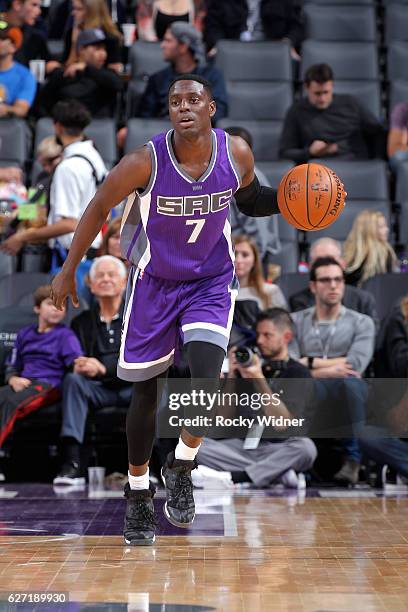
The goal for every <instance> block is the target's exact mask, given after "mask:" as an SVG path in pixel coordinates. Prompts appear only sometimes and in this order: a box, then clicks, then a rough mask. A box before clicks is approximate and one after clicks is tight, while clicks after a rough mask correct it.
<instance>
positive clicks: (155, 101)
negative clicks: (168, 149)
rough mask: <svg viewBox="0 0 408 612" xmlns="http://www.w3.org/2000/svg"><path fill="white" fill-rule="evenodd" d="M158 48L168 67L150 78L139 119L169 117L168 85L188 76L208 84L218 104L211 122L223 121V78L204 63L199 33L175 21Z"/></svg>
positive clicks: (224, 89) (224, 104) (224, 102)
mask: <svg viewBox="0 0 408 612" xmlns="http://www.w3.org/2000/svg"><path fill="white" fill-rule="evenodd" d="M161 48H162V51H163V59H164V60H165V61H166V62H169V64H170V65H169V66H168V67H167V68H164V69H163V70H160V71H159V72H156V73H155V74H152V75H151V76H150V77H149V80H148V83H147V87H146V91H145V93H144V95H143V97H142V100H141V104H140V113H139V114H140V116H141V117H166V116H168V99H167V97H168V96H167V91H168V88H169V85H170V83H171V82H172V81H173V79H175V78H176V77H177V76H179V75H180V74H183V73H190V74H198V75H200V76H202V77H204V78H205V79H207V80H208V81H209V82H210V83H211V86H212V89H213V94H214V100H215V102H216V104H217V112H216V113H215V117H214V120H215V121H217V120H218V119H222V118H223V117H225V116H226V114H227V111H228V104H227V92H226V88H225V82H224V77H223V75H222V73H221V71H220V70H218V68H215V67H214V66H212V65H210V64H208V63H207V62H206V60H205V54H204V48H203V44H202V40H201V34H200V32H198V30H196V29H195V28H194V26H192V25H191V24H189V23H185V22H184V21H176V22H174V23H172V24H171V26H170V27H169V28H168V29H167V30H166V34H165V36H164V39H163V41H162V43H161Z"/></svg>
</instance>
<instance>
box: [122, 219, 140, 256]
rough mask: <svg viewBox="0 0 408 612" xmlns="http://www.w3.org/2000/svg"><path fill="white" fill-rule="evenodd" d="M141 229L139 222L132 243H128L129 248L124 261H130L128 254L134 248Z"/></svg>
mask: <svg viewBox="0 0 408 612" xmlns="http://www.w3.org/2000/svg"><path fill="white" fill-rule="evenodd" d="M142 227H143V223H142V222H141V221H140V222H139V225H138V226H137V229H136V231H135V235H134V236H133V238H132V242H131V243H130V246H129V248H128V251H127V253H126V259H129V260H130V254H131V252H132V249H133V247H134V246H135V242H136V240H137V239H138V236H139V234H140V232H141V230H142Z"/></svg>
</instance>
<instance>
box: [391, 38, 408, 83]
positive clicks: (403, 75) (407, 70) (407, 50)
mask: <svg viewBox="0 0 408 612" xmlns="http://www.w3.org/2000/svg"><path fill="white" fill-rule="evenodd" d="M387 75H388V80H389V81H396V80H397V79H402V80H405V81H408V42H403V41H392V42H390V43H389V45H388V53H387Z"/></svg>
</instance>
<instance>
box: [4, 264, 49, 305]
mask: <svg viewBox="0 0 408 612" xmlns="http://www.w3.org/2000/svg"><path fill="white" fill-rule="evenodd" d="M50 281H51V275H50V274H43V273H41V272H36V273H34V272H27V273H26V272H18V273H16V274H8V275H7V276H3V277H2V278H0V308H5V307H8V306H31V307H33V298H32V294H33V293H34V291H35V290H36V289H37V287H39V286H40V285H47V284H48V283H50Z"/></svg>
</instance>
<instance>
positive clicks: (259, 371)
mask: <svg viewBox="0 0 408 612" xmlns="http://www.w3.org/2000/svg"><path fill="white" fill-rule="evenodd" d="M255 329H256V348H255V350H251V349H248V348H247V347H238V348H237V347H233V348H232V349H231V350H230V351H229V353H228V361H229V371H228V380H227V385H226V388H225V389H224V391H227V390H228V392H231V391H237V390H239V389H242V390H245V391H247V392H248V391H250V392H252V393H254V394H255V393H256V394H257V395H258V396H259V395H260V394H262V397H263V398H270V399H269V401H266V402H262V408H261V410H257V411H256V412H255V411H254V410H253V409H251V408H249V409H248V408H247V409H245V407H243V406H242V405H241V406H240V405H239V404H238V405H236V406H234V407H232V413H234V414H239V415H241V414H244V413H245V416H247V415H248V413H250V414H251V416H252V418H253V419H254V421H255V423H254V425H253V426H251V427H250V428H249V429H248V430H247V431H246V432H245V433H244V434H243V435H244V438H241V437H238V435H239V434H241V433H242V432H239V434H238V432H237V431H235V434H236V435H235V436H234V437H228V438H225V439H222V440H215V439H211V438H205V439H204V440H203V443H202V444H201V447H200V450H199V453H198V454H199V467H198V469H197V470H195V472H197V474H195V473H194V475H193V482H194V484H196V486H206V483H208V484H209V483H211V482H214V481H219V483H220V484H222V485H224V486H228V485H230V486H231V485H232V484H233V483H249V484H252V485H254V486H255V487H267V486H269V485H270V484H272V483H274V482H282V483H283V484H284V485H285V486H287V487H292V488H297V487H298V486H299V485H300V481H298V477H297V474H296V472H303V471H305V470H308V469H309V468H311V466H312V465H313V462H314V460H315V459H316V454H317V451H316V447H315V445H314V443H313V442H312V440H310V438H307V437H300V436H304V433H305V431H306V426H307V418H305V419H303V424H304V425H303V426H301V427H293V426H292V427H290V426H289V427H288V426H287V425H283V426H275V427H267V428H265V427H263V426H262V425H260V424H259V422H260V421H262V417H263V416H266V417H267V416H269V417H271V418H274V419H275V420H276V421H277V422H279V417H283V418H281V419H280V421H283V422H285V423H287V422H288V420H289V419H290V420H293V419H294V417H295V416H296V417H299V416H304V415H305V413H306V409H307V405H308V397H309V393H310V389H311V386H310V384H309V383H310V382H311V377H310V373H309V371H308V369H307V368H306V367H305V366H303V365H302V364H300V363H298V362H296V361H295V360H293V359H290V358H289V354H288V345H289V343H290V342H291V340H292V338H293V323H292V320H291V317H290V315H289V314H288V313H287V312H286V310H284V309H282V308H270V309H268V310H265V311H263V312H261V313H259V315H258V317H257V320H256V325H255ZM240 379H241V380H240ZM289 379H292V380H291V381H289ZM293 379H296V380H293ZM276 395H279V398H280V400H279V402H278V403H277V402H276V401H274V399H273V396H275V398H276ZM239 397H241V396H239ZM228 408H229V409H230V414H231V407H228ZM228 408H227V410H228ZM221 410H222V411H224V414H225V408H224V407H222V408H221ZM258 417H259V418H258ZM298 422H302V420H301V419H298ZM278 432H283V435H284V436H285V439H282V438H276V437H274V436H276V435H282V433H280V434H278ZM215 433H216V434H217V432H215ZM267 438H270V439H267ZM209 468H210V469H209Z"/></svg>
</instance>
